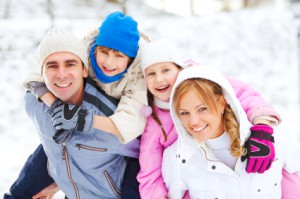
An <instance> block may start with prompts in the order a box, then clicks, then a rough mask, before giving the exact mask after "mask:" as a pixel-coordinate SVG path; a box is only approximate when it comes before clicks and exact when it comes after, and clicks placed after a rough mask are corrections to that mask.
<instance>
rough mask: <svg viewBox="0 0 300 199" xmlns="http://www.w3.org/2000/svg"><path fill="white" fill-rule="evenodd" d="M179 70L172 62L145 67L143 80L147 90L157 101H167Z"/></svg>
mask: <svg viewBox="0 0 300 199" xmlns="http://www.w3.org/2000/svg"><path fill="white" fill-rule="evenodd" d="M180 70H181V69H180V68H178V67H177V66H176V65H175V64H174V63H173V62H161V63H156V64H153V65H151V66H149V67H147V68H146V70H145V80H146V84H147V88H148V90H149V91H150V92H151V93H152V94H153V95H154V96H155V97H157V98H158V99H160V100H163V101H169V99H170V95H171V91H172V88H173V86H174V83H175V81H176V78H177V76H178V73H179V72H180Z"/></svg>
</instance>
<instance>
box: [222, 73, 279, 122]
mask: <svg viewBox="0 0 300 199" xmlns="http://www.w3.org/2000/svg"><path fill="white" fill-rule="evenodd" d="M228 80H229V82H230V84H231V85H232V87H233V89H234V91H235V94H236V96H237V98H238V99H239V101H240V102H241V105H242V107H243V109H244V110H245V112H246V114H247V117H248V120H249V121H250V122H251V123H252V124H253V122H254V121H255V119H257V118H259V117H266V116H271V117H272V118H274V119H276V120H277V121H278V123H280V122H281V118H280V116H279V114H278V113H277V112H276V111H275V110H274V108H273V107H272V106H270V105H269V104H268V103H267V102H266V101H265V99H264V98H263V97H262V96H261V94H260V93H259V92H258V91H256V90H254V89H253V88H252V87H251V86H249V85H248V84H246V83H244V82H241V81H239V80H236V79H233V78H228ZM275 123H277V122H275Z"/></svg>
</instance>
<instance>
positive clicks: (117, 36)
mask: <svg viewBox="0 0 300 199" xmlns="http://www.w3.org/2000/svg"><path fill="white" fill-rule="evenodd" d="M137 26H138V24H137V22H136V21H135V20H134V19H132V17H130V16H126V15H124V14H123V13H121V12H113V13H111V14H109V15H108V16H107V17H106V19H105V20H104V21H103V23H102V25H101V26H100V28H99V34H98V35H97V38H96V42H95V44H96V45H97V46H104V47H108V48H111V49H114V50H117V51H120V52H122V53H124V54H125V55H127V56H128V57H131V58H133V57H135V56H136V54H137V51H138V48H139V45H138V42H139V39H140V34H139V31H138V29H137Z"/></svg>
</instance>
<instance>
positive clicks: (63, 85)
mask: <svg viewBox="0 0 300 199" xmlns="http://www.w3.org/2000/svg"><path fill="white" fill-rule="evenodd" d="M71 84H72V83H68V84H59V83H55V85H56V86H57V87H59V88H66V87H68V86H70V85H71Z"/></svg>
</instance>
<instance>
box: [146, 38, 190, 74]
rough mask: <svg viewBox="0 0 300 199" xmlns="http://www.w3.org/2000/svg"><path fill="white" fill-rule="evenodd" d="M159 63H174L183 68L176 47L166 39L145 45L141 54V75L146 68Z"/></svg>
mask: <svg viewBox="0 0 300 199" xmlns="http://www.w3.org/2000/svg"><path fill="white" fill-rule="evenodd" d="M161 62H174V63H176V64H177V65H179V66H181V67H182V68H185V64H184V62H183V59H182V58H181V56H180V54H179V52H178V51H177V49H176V47H175V46H174V45H172V43H171V42H169V41H168V40H166V39H161V40H157V41H153V42H149V43H147V44H145V46H144V47H143V48H142V52H141V67H142V70H143V74H144V75H145V70H146V68H147V67H149V66H151V65H153V64H156V63H161Z"/></svg>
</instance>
